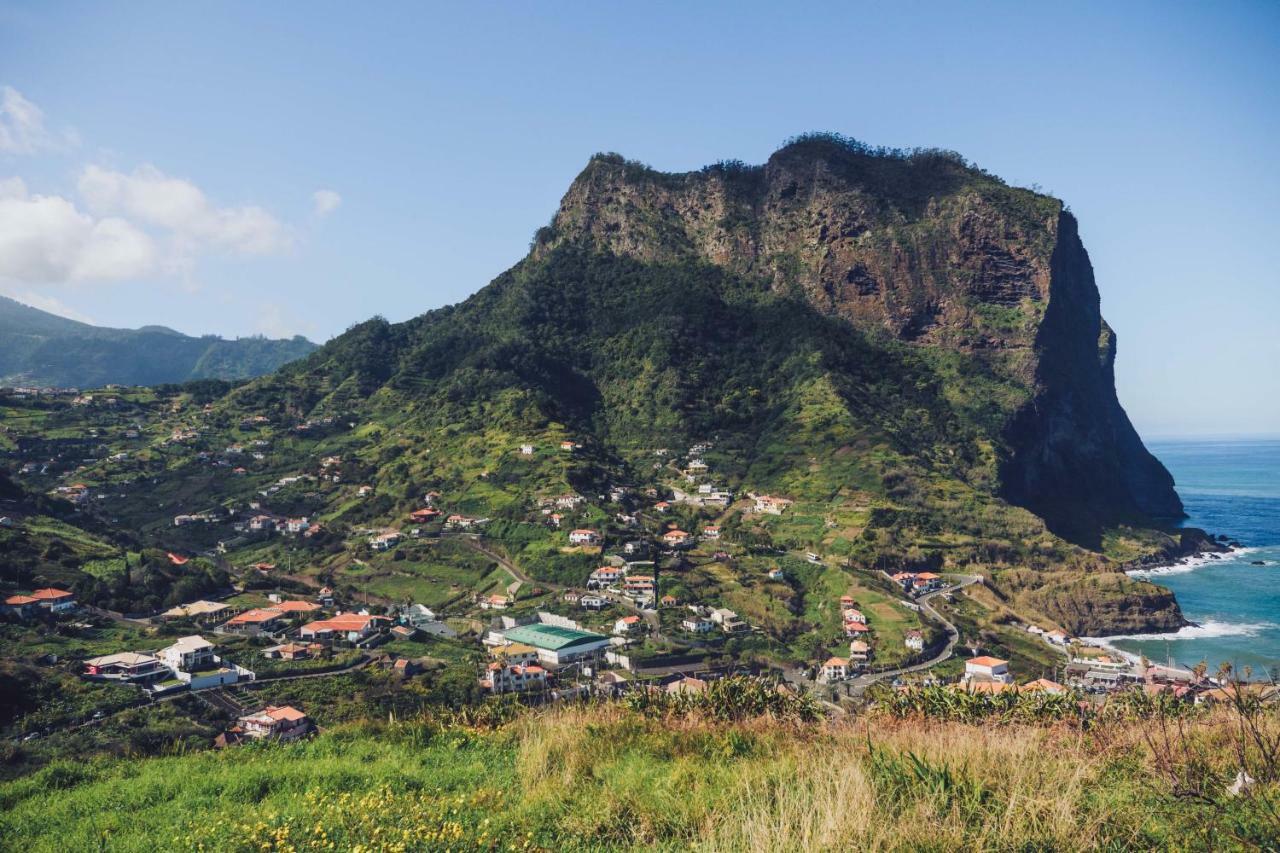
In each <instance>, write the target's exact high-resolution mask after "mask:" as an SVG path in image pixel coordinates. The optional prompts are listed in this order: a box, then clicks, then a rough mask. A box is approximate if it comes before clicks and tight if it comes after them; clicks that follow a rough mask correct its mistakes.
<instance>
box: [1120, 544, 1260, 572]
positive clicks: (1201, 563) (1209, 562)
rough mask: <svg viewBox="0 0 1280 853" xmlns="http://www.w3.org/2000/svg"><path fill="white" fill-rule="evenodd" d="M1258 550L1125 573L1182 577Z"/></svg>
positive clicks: (1193, 558)
mask: <svg viewBox="0 0 1280 853" xmlns="http://www.w3.org/2000/svg"><path fill="white" fill-rule="evenodd" d="M1260 550H1262V549H1260V548H1237V549H1235V550H1234V551H1228V552H1226V553H1223V554H1219V555H1217V557H1216V558H1215V557H1210V556H1209V555H1208V554H1199V555H1197V556H1195V557H1187V558H1185V559H1183V560H1180V561H1179V562H1177V563H1170V564H1169V565H1167V566H1152V567H1151V568H1143V569H1130V570H1129V571H1127V572H1125V574H1127V575H1128V576H1129V577H1131V578H1150V577H1159V576H1160V575H1184V574H1186V573H1187V572H1194V571H1195V570H1196V569H1203V568H1204V567H1205V566H1218V565H1223V564H1226V563H1235V562H1238V561H1239V560H1240V559H1241V558H1242V557H1245V556H1247V555H1249V554H1252V553H1254V552H1255V551H1260Z"/></svg>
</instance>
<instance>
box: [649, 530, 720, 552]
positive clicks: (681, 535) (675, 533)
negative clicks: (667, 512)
mask: <svg viewBox="0 0 1280 853" xmlns="http://www.w3.org/2000/svg"><path fill="white" fill-rule="evenodd" d="M717 535H718V534H717ZM662 541H663V542H665V543H666V544H667V545H669V546H670V547H672V548H679V547H680V546H681V545H687V544H688V543H689V534H688V533H685V532H684V531H683V530H680V529H679V528H677V529H675V530H668V531H667V532H666V533H664V534H662Z"/></svg>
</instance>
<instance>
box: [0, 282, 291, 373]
mask: <svg viewBox="0 0 1280 853" xmlns="http://www.w3.org/2000/svg"><path fill="white" fill-rule="evenodd" d="M314 349H316V345H315V344H313V343H311V341H309V340H307V339H306V338H303V337H301V336H297V337H294V338H292V339H290V340H268V339H266V338H256V337H255V338H239V339H237V340H225V339H223V338H220V337H217V336H216V335H206V336H203V337H199V338H194V337H191V336H189V335H184V334H182V333H181V332H175V331H174V330H173V329H168V328H165V327H164V326H143V327H142V328H141V329H109V328H103V327H101V326H91V325H89V324H88V323H81V322H78V321H76V320H68V319H67V318H65V317H59V316H57V315H56V314H50V313H48V312H47V311H40V310H39V309H36V308H32V307H30V306H27V305H23V304H22V303H21V302H15V301H14V300H12V299H7V298H5V297H2V296H0V384H16V383H24V384H34V385H57V386H72V387H82V388H91V387H95V386H100V385H106V384H108V383H118V384H121V385H155V384H158V383H162V382H185V381H188V380H192V379H249V378H252V377H254V376H261V375H262V374H264V373H270V372H271V371H273V370H275V369H276V368H278V367H280V366H281V365H282V364H286V363H288V362H290V361H293V360H295V359H298V358H302V357H303V356H305V355H307V354H308V353H310V352H312V351H313V350H314Z"/></svg>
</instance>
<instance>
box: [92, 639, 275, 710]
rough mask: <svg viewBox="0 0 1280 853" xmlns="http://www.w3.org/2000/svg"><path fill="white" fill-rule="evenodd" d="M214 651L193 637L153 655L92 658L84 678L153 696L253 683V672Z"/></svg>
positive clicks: (206, 641)
mask: <svg viewBox="0 0 1280 853" xmlns="http://www.w3.org/2000/svg"><path fill="white" fill-rule="evenodd" d="M214 648H215V646H214V644H213V643H211V642H209V641H208V640H206V639H205V638H204V637H201V636H200V635H198V634H193V635H191V636H189V637H180V638H179V639H177V640H175V641H174V643H173V644H172V645H170V646H167V647H165V648H163V649H161V650H160V651H158V652H156V653H154V654H151V653H148V652H118V653H116V654H110V655H101V656H99V657H94V658H89V659H88V660H86V661H85V662H84V675H85V677H86V678H90V679H93V680H95V681H115V682H122V683H126V684H136V685H138V686H139V687H142V688H143V689H145V690H146V691H147V692H148V693H150V694H151V695H153V696H158V695H164V694H167V693H172V692H174V691H178V690H205V689H208V688H211V687H222V686H225V685H228V684H235V683H236V682H238V681H252V680H253V678H254V674H253V673H252V672H251V671H249V670H247V669H245V668H244V667H241V666H238V665H236V664H234V663H231V662H230V661H226V660H223V659H222V658H221V657H219V656H218V655H217V654H215V652H214Z"/></svg>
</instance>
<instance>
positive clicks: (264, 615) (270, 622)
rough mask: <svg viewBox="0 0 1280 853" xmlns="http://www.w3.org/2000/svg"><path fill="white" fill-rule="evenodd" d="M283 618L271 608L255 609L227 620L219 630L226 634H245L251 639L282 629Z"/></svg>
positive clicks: (281, 614) (279, 612)
mask: <svg viewBox="0 0 1280 853" xmlns="http://www.w3.org/2000/svg"><path fill="white" fill-rule="evenodd" d="M284 618H285V615H284V613H282V612H281V611H279V610H276V609H275V608H273V607H255V608H254V609H252V610H246V611H245V612H243V613H241V614H239V615H237V616H233V617H231V618H230V619H228V620H227V621H226V622H225V623H224V624H223V626H222V628H221V630H222V631H224V632H226V633H228V634H247V635H249V636H251V637H253V636H257V635H258V634H271V633H274V632H276V631H278V630H280V629H281V628H283V627H284Z"/></svg>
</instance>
